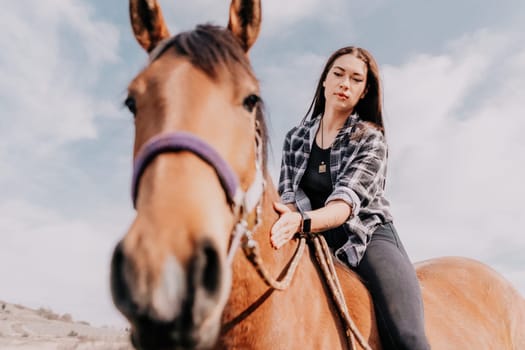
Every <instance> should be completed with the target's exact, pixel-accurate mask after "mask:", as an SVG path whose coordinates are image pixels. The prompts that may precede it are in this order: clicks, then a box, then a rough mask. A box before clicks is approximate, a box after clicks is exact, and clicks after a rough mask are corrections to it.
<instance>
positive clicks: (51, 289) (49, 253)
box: [0, 0, 125, 323]
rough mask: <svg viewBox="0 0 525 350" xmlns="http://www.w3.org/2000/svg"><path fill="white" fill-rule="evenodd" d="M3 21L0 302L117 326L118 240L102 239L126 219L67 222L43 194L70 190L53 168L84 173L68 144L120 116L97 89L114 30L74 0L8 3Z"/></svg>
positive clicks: (114, 45)
mask: <svg viewBox="0 0 525 350" xmlns="http://www.w3.org/2000/svg"><path fill="white" fill-rule="evenodd" d="M0 22H1V23H2V25H3V27H4V30H2V31H1V32H0V47H2V50H1V51H0V104H1V105H2V110H1V112H0V113H1V118H0V168H1V169H2V171H1V172H0V184H2V193H3V196H2V198H1V199H0V211H1V212H2V215H1V216H0V232H1V234H2V243H1V244H0V275H1V276H2V291H1V293H2V295H1V296H2V299H4V300H6V301H10V302H20V303H23V304H26V305H28V306H33V307H41V306H45V307H51V308H52V309H54V310H55V311H56V312H61V313H66V312H67V313H71V314H72V315H73V316H74V317H75V318H77V319H84V320H87V321H90V322H98V323H107V322H111V321H112V320H116V321H115V323H117V322H119V320H120V318H119V316H118V315H117V313H116V311H114V308H113V307H112V306H111V305H110V303H111V299H110V296H109V287H108V286H109V283H108V276H107V275H108V271H109V269H108V264H109V257H110V253H111V249H112V247H113V245H114V243H115V242H113V241H112V240H111V237H109V239H108V237H107V236H106V237H104V236H103V235H102V233H103V232H112V231H113V232H115V233H116V234H117V233H118V232H121V231H122V228H123V227H124V225H125V223H123V221H124V220H120V223H121V225H122V226H120V227H118V228H117V226H114V227H113V226H111V227H107V226H108V225H107V224H103V223H101V222H96V223H95V221H93V222H91V221H90V222H87V221H81V220H79V219H73V218H67V217H66V216H65V215H64V214H63V213H61V210H60V209H63V207H67V206H68V204H66V203H60V201H59V200H57V197H59V196H60V195H61V194H58V193H57V192H56V191H55V192H53V191H52V190H50V188H54V189H56V188H59V189H60V191H63V192H66V191H71V190H72V189H71V188H70V185H71V183H70V182H71V179H69V178H67V175H66V172H61V171H60V170H57V169H62V170H63V169H66V170H67V169H68V168H67V166H69V167H72V169H71V171H70V172H67V173H74V174H78V173H79V172H81V171H80V170H79V169H74V164H73V163H71V164H68V165H66V164H63V162H64V161H65V160H67V159H68V157H67V156H65V154H67V152H68V148H67V147H66V144H67V143H69V142H71V141H77V140H81V139H86V138H94V137H96V136H97V133H98V130H97V126H96V124H95V119H96V118H100V117H102V116H108V115H109V116H113V115H115V114H116V113H117V112H116V106H115V103H113V102H111V101H110V98H111V99H112V98H113V97H108V98H107V99H106V98H103V97H100V96H97V91H96V89H97V87H98V85H97V84H99V81H100V79H101V78H102V76H101V75H102V72H103V69H104V68H106V67H107V65H109V64H112V63H115V62H117V61H118V60H119V57H118V55H117V50H118V43H119V33H118V30H117V28H116V27H115V26H114V25H112V24H109V23H107V22H104V21H100V20H97V19H95V18H94V14H93V11H92V9H91V7H90V6H89V5H87V2H83V1H80V0H46V1H36V2H35V1H30V0H20V1H11V2H6V3H5V4H4V5H3V7H2V11H1V12H0ZM50 165H52V166H50ZM50 169H52V170H50ZM80 177H81V176H80V175H77V180H78V178H80ZM86 177H88V176H86ZM86 181H87V180H86ZM92 187H95V185H93V186H92ZM46 190H47V191H48V192H47V193H46ZM73 191H79V192H80V191H81V189H80V188H75V189H73ZM36 197H39V198H40V199H41V198H48V203H49V206H48V207H44V206H39V205H37V204H36V203H34V202H32V201H33V200H35V198H36ZM80 198H82V197H80ZM79 200H80V199H79ZM35 202H36V201H35ZM108 207H111V205H108ZM67 209H69V212H71V208H67ZM86 215H87V214H86ZM78 216H79V217H82V215H81V214H79V215H78ZM87 216H89V215H87ZM123 217H124V216H123V215H122V216H120V218H123ZM113 222H114V223H115V224H117V223H119V220H118V218H117V217H115V218H114V221H113ZM112 312H113V313H112ZM120 323H123V322H122V321H120Z"/></svg>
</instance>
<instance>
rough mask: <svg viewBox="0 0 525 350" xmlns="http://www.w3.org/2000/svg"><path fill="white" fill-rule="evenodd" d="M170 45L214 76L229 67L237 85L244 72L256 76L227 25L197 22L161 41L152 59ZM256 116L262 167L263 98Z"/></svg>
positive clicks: (265, 148) (265, 133)
mask: <svg viewBox="0 0 525 350" xmlns="http://www.w3.org/2000/svg"><path fill="white" fill-rule="evenodd" d="M170 48H173V49H174V50H175V53H176V54H177V55H180V56H184V57H187V58H188V59H189V61H190V62H191V63H192V64H193V65H194V66H195V67H197V68H198V69H200V70H202V71H203V72H204V73H205V74H206V75H208V76H209V77H210V78H212V79H213V80H216V79H217V78H218V76H219V70H220V69H226V71H227V72H228V73H229V75H230V77H231V78H232V79H233V83H234V86H238V84H237V82H238V81H239V80H240V79H241V76H242V74H243V73H244V74H248V75H249V76H250V77H252V78H253V79H256V77H255V74H254V73H253V70H252V67H251V64H250V61H249V60H248V57H247V56H246V52H245V51H244V50H243V48H242V46H241V44H240V42H239V40H238V39H237V38H236V37H235V36H233V34H232V33H231V32H230V31H229V30H228V29H226V28H222V27H219V26H215V25H211V24H204V25H198V26H197V27H196V28H195V29H194V30H192V31H187V32H182V33H179V34H177V35H175V36H174V37H172V38H170V39H168V40H167V41H165V42H163V43H161V44H159V47H158V48H157V49H155V50H154V51H153V52H152V54H151V56H150V63H151V62H153V61H155V60H156V59H158V58H159V57H161V56H162V55H163V54H164V53H165V52H166V51H167V50H168V49H170ZM239 66H240V67H241V68H242V69H241V70H239ZM256 118H257V120H258V121H259V132H260V133H261V139H262V142H263V152H264V154H263V163H264V164H263V165H264V167H263V168H264V169H266V163H267V144H268V132H267V125H266V119H265V115H264V108H263V105H262V102H261V103H260V104H259V105H258V107H257V112H256Z"/></svg>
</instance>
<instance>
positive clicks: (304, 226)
mask: <svg viewBox="0 0 525 350" xmlns="http://www.w3.org/2000/svg"><path fill="white" fill-rule="evenodd" d="M301 216H302V217H303V222H302V223H301V231H302V233H310V230H311V227H312V219H310V217H309V216H308V214H306V213H301Z"/></svg>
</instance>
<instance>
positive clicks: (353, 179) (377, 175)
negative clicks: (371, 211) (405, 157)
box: [326, 128, 387, 219]
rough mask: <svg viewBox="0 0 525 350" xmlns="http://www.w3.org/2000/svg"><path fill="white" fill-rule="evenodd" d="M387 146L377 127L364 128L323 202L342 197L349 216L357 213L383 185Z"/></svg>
mask: <svg viewBox="0 0 525 350" xmlns="http://www.w3.org/2000/svg"><path fill="white" fill-rule="evenodd" d="M386 161H387V145H386V142H385V138H384V135H383V134H382V133H381V132H380V131H379V130H377V129H373V128H367V130H365V132H364V134H363V136H362V138H361V140H360V141H359V146H358V149H357V151H356V153H354V154H353V155H352V156H351V157H350V158H349V159H347V161H346V164H345V163H343V164H344V165H343V169H341V172H340V175H339V176H338V177H337V181H336V184H335V185H334V190H333V192H332V194H331V195H330V196H329V197H328V198H327V200H326V203H328V202H330V201H334V200H342V201H344V202H346V203H347V204H349V205H350V206H351V207H352V212H351V214H350V218H349V219H351V218H353V217H354V216H356V215H358V214H359V210H360V209H361V207H362V206H366V205H367V204H368V203H370V202H371V201H372V200H373V199H374V197H375V196H376V194H377V192H378V191H379V190H380V189H382V188H383V187H384V179H385V176H384V172H385V170H386Z"/></svg>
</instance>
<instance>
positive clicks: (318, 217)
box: [306, 200, 352, 233]
mask: <svg viewBox="0 0 525 350" xmlns="http://www.w3.org/2000/svg"><path fill="white" fill-rule="evenodd" d="M351 213H352V208H351V207H350V205H348V204H347V203H346V202H343V201H341V200H336V201H332V202H329V203H328V204H327V205H326V206H325V207H322V208H319V209H316V210H312V211H307V212H306V214H307V215H308V216H309V217H310V219H311V227H310V230H311V232H314V233H316V232H323V231H326V230H330V229H333V228H336V227H339V226H341V225H342V224H344V223H345V222H346V221H347V220H348V218H349V217H350V214H351Z"/></svg>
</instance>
